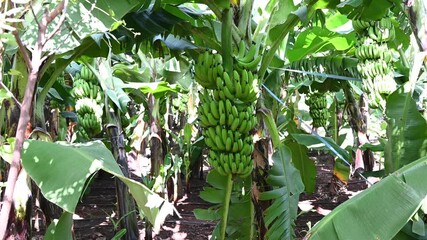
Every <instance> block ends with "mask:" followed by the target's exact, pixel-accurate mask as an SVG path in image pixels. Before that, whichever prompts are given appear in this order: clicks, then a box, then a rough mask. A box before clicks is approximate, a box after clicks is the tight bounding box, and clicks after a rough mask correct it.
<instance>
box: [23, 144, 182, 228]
mask: <svg viewBox="0 0 427 240" xmlns="http://www.w3.org/2000/svg"><path fill="white" fill-rule="evenodd" d="M22 165H23V167H24V168H25V170H27V172H28V175H30V176H31V178H32V179H33V181H34V182H35V183H36V184H37V186H38V187H39V188H40V189H41V192H42V193H43V195H44V196H45V197H46V198H47V199H48V200H49V201H51V202H53V203H55V204H56V205H58V206H60V207H61V208H63V209H64V210H65V211H67V212H70V213H73V212H74V211H75V209H76V206H77V203H78V201H79V199H80V197H81V194H82V192H83V189H84V185H85V182H86V181H87V179H88V178H89V177H90V176H91V175H92V174H94V173H95V172H97V171H99V170H100V169H102V170H104V171H106V172H108V173H110V174H112V175H113V176H115V177H117V178H119V179H120V180H121V181H123V182H124V183H125V184H126V185H127V187H128V188H129V192H130V193H131V194H132V196H133V197H134V199H135V201H136V203H137V204H138V207H139V210H140V214H141V215H142V216H143V217H146V218H147V220H148V221H150V222H151V223H152V224H153V226H154V227H155V228H156V229H158V228H159V227H160V224H161V223H162V222H163V221H164V219H165V218H166V216H167V215H169V214H171V213H172V212H173V210H174V207H173V205H172V204H170V203H168V202H167V201H166V200H165V199H163V198H161V197H160V196H159V195H157V194H156V193H154V192H152V191H151V190H150V189H148V188H147V187H146V186H144V185H142V184H141V183H139V182H136V181H134V180H132V179H129V178H126V177H124V176H123V174H122V172H121V170H120V168H119V166H118V165H117V163H116V161H115V159H114V157H113V155H112V154H111V152H110V151H109V150H108V149H107V148H106V147H105V145H104V144H103V143H101V142H98V141H96V142H88V143H84V144H72V145H70V144H66V143H49V142H42V141H27V142H25V144H24V150H23V154H22ZM46 169H49V171H46ZM69 169H72V171H68V170H69ZM64 171H68V172H67V174H64Z"/></svg>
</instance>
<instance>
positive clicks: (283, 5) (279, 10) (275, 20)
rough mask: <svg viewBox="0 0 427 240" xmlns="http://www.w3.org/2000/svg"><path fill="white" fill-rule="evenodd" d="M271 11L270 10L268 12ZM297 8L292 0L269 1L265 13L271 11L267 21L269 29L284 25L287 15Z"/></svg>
mask: <svg viewBox="0 0 427 240" xmlns="http://www.w3.org/2000/svg"><path fill="white" fill-rule="evenodd" d="M270 9H271V10H270ZM296 9H297V7H296V6H295V5H294V1H293V0H273V1H269V3H268V6H267V9H266V10H267V11H268V10H270V11H271V15H270V19H269V21H268V25H269V28H274V27H275V26H277V25H280V24H284V23H285V22H286V19H288V16H289V14H291V13H292V12H293V11H295V10H296Z"/></svg>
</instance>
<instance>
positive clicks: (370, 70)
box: [357, 59, 391, 79]
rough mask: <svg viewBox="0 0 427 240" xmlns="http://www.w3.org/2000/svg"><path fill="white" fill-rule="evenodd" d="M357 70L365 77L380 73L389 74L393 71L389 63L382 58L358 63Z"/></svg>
mask: <svg viewBox="0 0 427 240" xmlns="http://www.w3.org/2000/svg"><path fill="white" fill-rule="evenodd" d="M357 71H359V73H360V75H361V76H362V77H363V78H371V79H373V78H375V76H378V75H388V74H389V73H391V69H390V67H389V65H388V64H387V63H386V62H385V61H384V60H382V59H378V60H377V61H369V60H367V61H365V62H361V63H359V64H358V65H357Z"/></svg>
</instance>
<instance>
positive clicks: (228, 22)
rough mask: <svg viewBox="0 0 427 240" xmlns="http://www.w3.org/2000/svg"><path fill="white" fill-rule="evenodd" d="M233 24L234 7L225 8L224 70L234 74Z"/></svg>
mask: <svg viewBox="0 0 427 240" xmlns="http://www.w3.org/2000/svg"><path fill="white" fill-rule="evenodd" d="M232 24H233V9H232V8H230V9H224V10H223V12H222V27H221V44H222V62H223V65H224V70H225V71H226V72H227V73H228V74H229V75H230V76H232V72H233V58H232V56H231V54H232V52H233V48H232V35H231V31H232V30H231V28H232Z"/></svg>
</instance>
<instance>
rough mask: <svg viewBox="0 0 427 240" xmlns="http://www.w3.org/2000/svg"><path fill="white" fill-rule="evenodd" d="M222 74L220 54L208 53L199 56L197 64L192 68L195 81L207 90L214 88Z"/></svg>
mask: <svg viewBox="0 0 427 240" xmlns="http://www.w3.org/2000/svg"><path fill="white" fill-rule="evenodd" d="M223 72H224V68H223V67H222V56H221V55H220V54H210V53H209V52H208V51H206V52H204V53H203V54H200V55H199V58H198V61H197V64H196V65H195V67H194V75H195V79H196V81H197V82H198V83H199V84H200V85H202V87H204V88H207V89H215V88H216V79H217V77H221V76H222V74H223Z"/></svg>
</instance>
